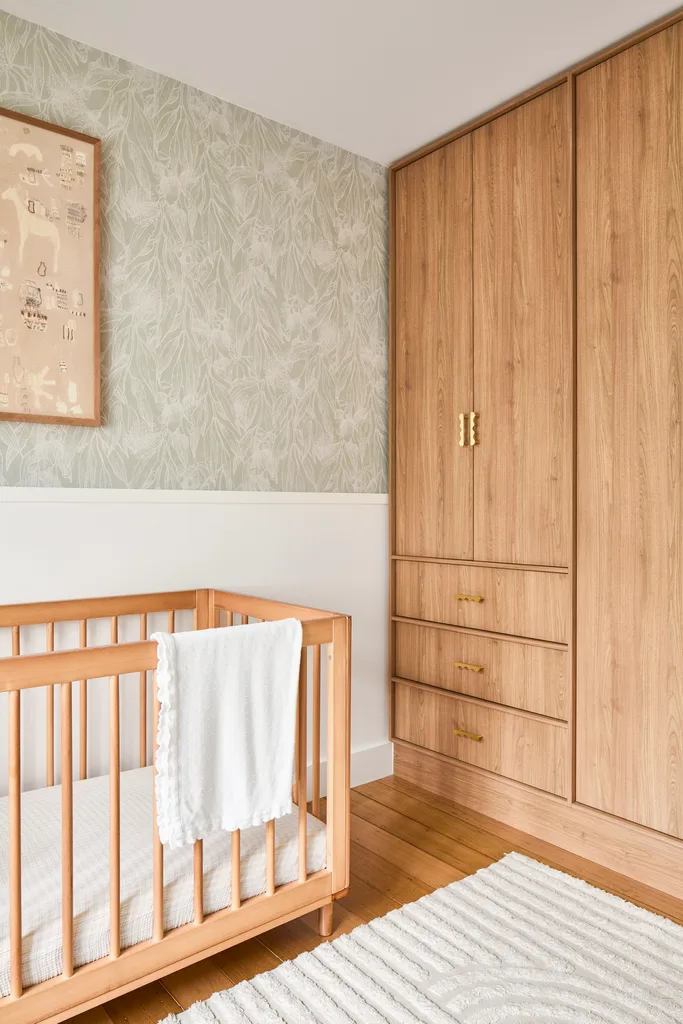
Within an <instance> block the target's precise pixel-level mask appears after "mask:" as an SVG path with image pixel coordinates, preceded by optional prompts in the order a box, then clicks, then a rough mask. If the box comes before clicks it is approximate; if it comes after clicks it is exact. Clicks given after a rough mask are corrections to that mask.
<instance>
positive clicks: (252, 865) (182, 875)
mask: <svg viewBox="0 0 683 1024" xmlns="http://www.w3.org/2000/svg"><path fill="white" fill-rule="evenodd" d="M61 795H62V790H61V786H54V787H50V788H49V789H37V790H33V791H32V792H29V793H24V794H23V795H22V808H21V814H22V821H21V843H22V914H23V926H22V931H23V983H24V986H25V987H28V986H29V985H35V984H37V983H38V982H40V981H46V980H47V979H48V978H52V977H55V976H56V975H58V974H60V973H61V970H62V925H61ZM152 800H153V792H152V769H151V768H137V769H135V770H133V771H127V772H122V773H121V945H122V947H126V946H132V945H134V944H135V943H136V942H142V941H143V940H145V939H150V938H151V937H152V910H153V908H152ZM297 832H298V829H297V812H296V811H295V812H294V813H293V814H288V815H286V816H285V817H283V818H278V819H277V821H276V822H275V882H276V885H282V884H284V883H285V882H291V881H294V880H295V879H296V878H297V877H298V840H297ZM326 845H327V840H326V833H325V826H324V824H323V823H322V822H320V821H318V820H317V818H313V817H312V816H311V815H309V816H308V846H307V861H308V863H307V870H308V872H309V873H311V872H313V871H320V870H321V869H322V868H324V867H325V863H326V856H327V855H326ZM240 853H241V897H242V899H248V898H249V897H250V896H256V895H257V894H258V893H261V892H265V888H266V848H265V827H264V826H258V827H255V828H250V829H245V830H244V831H243V832H242V833H241V849H240ZM193 899H194V891H193V848H192V846H187V847H182V848H181V849H176V850H170V849H165V850H164V923H165V927H166V928H167V929H168V928H177V927H178V926H179V925H181V924H186V923H187V922H188V921H191V920H192V917H193ZM230 902H231V896H230V835H229V834H228V833H216V834H214V835H212V836H209V837H208V838H207V839H205V840H204V911H205V913H207V914H209V913H212V912H213V911H215V910H220V909H221V908H222V907H227V906H230ZM108 953H109V776H107V775H105V776H101V777H100V778H95V779H86V780H85V781H83V782H75V783H74V963H75V964H76V965H77V966H78V965H80V964H86V963H90V962H91V961H92V960H97V959H99V958H100V957H103V956H107V955H108ZM8 994H9V821H8V801H7V797H3V798H1V799H0V995H3V996H4V995H8Z"/></svg>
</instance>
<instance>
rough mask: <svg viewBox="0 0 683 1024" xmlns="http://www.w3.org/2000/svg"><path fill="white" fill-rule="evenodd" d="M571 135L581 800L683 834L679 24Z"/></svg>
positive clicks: (631, 54)
mask: <svg viewBox="0 0 683 1024" xmlns="http://www.w3.org/2000/svg"><path fill="white" fill-rule="evenodd" d="M577 130H578V137H577V212H578V223H577V230H578V238H577V243H578V276H577V298H578V323H577V328H578V421H577V422H578V452H577V456H578V523H577V528H578V537H577V542H578V564H577V570H578V579H577V596H578V616H577V693H576V700H577V704H576V730H577V731H576V755H577V756H576V763H577V778H576V792H577V799H578V800H579V801H581V802H582V803H585V804H590V805H591V806H593V807H598V808H601V809H602V810H604V811H608V812H610V813H611V814H616V815H619V816H620V817H623V818H628V819H630V820H631V821H636V822H640V823H641V824H643V825H648V826H650V827H651V828H654V829H658V830H660V831H662V832H668V833H670V834H672V835H675V836H679V837H683V445H682V437H681V430H682V424H683V25H681V24H677V25H675V26H674V27H672V28H669V29H666V30H665V31H662V32H660V33H658V34H657V35H654V36H652V37H651V38H649V39H647V40H646V41H645V42H643V43H640V44H639V45H637V46H633V47H632V48H630V49H628V50H625V51H624V52H623V53H621V54H619V55H618V56H616V57H614V58H612V59H611V60H608V61H605V62H604V63H602V64H599V65H597V67H594V68H592V69H591V70H590V71H587V72H586V73H585V74H582V75H580V76H579V78H578V80H577Z"/></svg>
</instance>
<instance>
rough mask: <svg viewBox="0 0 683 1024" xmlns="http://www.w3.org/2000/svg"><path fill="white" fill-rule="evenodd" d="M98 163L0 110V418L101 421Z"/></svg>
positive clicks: (81, 146)
mask: <svg viewBox="0 0 683 1024" xmlns="http://www.w3.org/2000/svg"><path fill="white" fill-rule="evenodd" d="M70 142H71V143H77V144H78V146H75V145H70ZM100 165H101V157H100V140H99V139H95V138H91V137H90V136H89V135H82V134H81V133H79V132H74V131H70V130H69V129H67V128H62V127H60V126H59V125H53V124H49V123H48V122H46V121H39V120H37V119H36V118H33V117H27V116H25V115H23V114H18V113H16V112H15V111H13V110H6V109H4V108H0V420H23V421H29V422H33V423H62V424H72V425H78V426H90V427H96V426H99V424H100Z"/></svg>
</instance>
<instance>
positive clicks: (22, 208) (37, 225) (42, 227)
mask: <svg viewBox="0 0 683 1024" xmlns="http://www.w3.org/2000/svg"><path fill="white" fill-rule="evenodd" d="M0 199H8V200H10V201H11V202H13V203H14V208H15V210H16V211H17V217H18V218H19V262H20V263H23V260H24V246H25V245H26V241H27V239H28V237H29V235H37V236H38V237H43V238H47V239H49V241H50V242H52V254H53V260H52V262H53V268H52V269H53V272H54V273H55V274H56V273H57V269H58V267H57V263H58V256H59V247H60V245H61V241H60V238H59V231H58V230H57V226H56V224H53V222H52V221H50V220H48V219H47V217H41V216H39V215H36V214H35V213H31V212H30V211H29V209H28V207H27V206H26V202H25V200H23V199H22V198H21V196H20V195H19V191H18V189H17V188H16V187H12V188H8V189H5V191H4V192H3V193H2V195H1V196H0Z"/></svg>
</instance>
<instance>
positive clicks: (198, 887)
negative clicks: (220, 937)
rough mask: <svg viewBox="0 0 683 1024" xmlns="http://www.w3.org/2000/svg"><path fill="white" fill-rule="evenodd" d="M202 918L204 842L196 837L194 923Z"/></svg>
mask: <svg viewBox="0 0 683 1024" xmlns="http://www.w3.org/2000/svg"><path fill="white" fill-rule="evenodd" d="M203 920H204V844H203V843H202V841H201V839H197V840H196V842H195V844H194V923H195V924H201V923H202V921H203Z"/></svg>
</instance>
